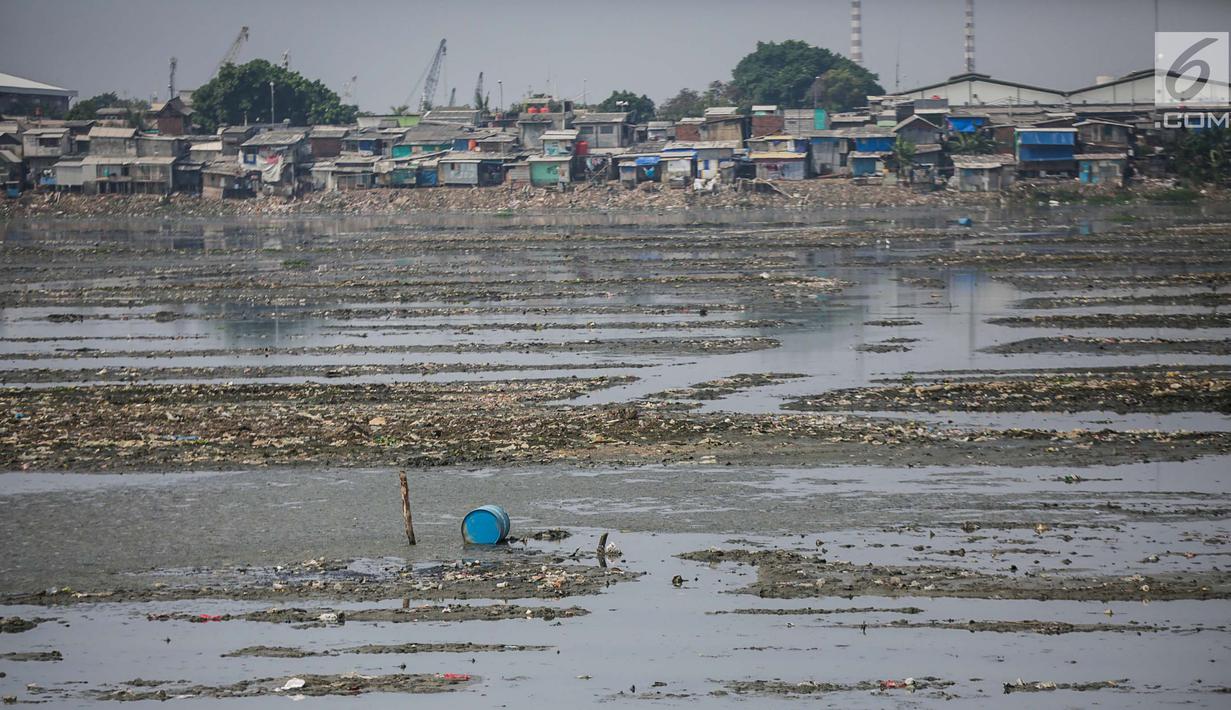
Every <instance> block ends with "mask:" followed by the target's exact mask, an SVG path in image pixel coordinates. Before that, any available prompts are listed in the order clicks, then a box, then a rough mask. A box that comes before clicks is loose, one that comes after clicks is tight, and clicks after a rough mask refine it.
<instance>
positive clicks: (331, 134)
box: [309, 126, 350, 138]
mask: <svg viewBox="0 0 1231 710" xmlns="http://www.w3.org/2000/svg"><path fill="white" fill-rule="evenodd" d="M349 130H350V129H349V128H347V127H346V126H313V127H312V130H311V132H310V133H309V135H310V136H311V137H313V138H341V137H342V136H345V135H346V132H347V131H349Z"/></svg>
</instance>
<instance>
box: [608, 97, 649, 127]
mask: <svg viewBox="0 0 1231 710" xmlns="http://www.w3.org/2000/svg"><path fill="white" fill-rule="evenodd" d="M597 108H598V110H599V111H608V112H612V111H628V112H630V113H632V115H633V123H641V122H642V121H648V120H649V119H651V118H653V117H654V101H653V99H651V98H650V97H649V96H646V95H645V94H642V95H640V96H638V95H636V94H634V93H633V92H631V91H613V92H611V96H608V97H607V98H605V99H603V101H602V103H600V104H599V105H598V107H597Z"/></svg>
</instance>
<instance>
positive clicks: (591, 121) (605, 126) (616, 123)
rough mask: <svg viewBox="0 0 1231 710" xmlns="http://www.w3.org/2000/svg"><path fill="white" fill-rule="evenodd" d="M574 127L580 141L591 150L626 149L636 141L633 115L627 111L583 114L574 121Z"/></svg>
mask: <svg viewBox="0 0 1231 710" xmlns="http://www.w3.org/2000/svg"><path fill="white" fill-rule="evenodd" d="M573 126H574V127H575V128H576V129H577V131H578V140H580V141H585V143H586V145H587V147H590V148H624V147H627V146H629V145H632V143H633V139H634V126H633V124H632V114H631V113H629V112H627V111H624V112H614V113H585V114H581V115H580V116H578V117H576V118H575V119H573Z"/></svg>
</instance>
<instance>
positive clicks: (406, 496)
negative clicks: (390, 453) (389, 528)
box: [398, 471, 415, 545]
mask: <svg viewBox="0 0 1231 710" xmlns="http://www.w3.org/2000/svg"><path fill="white" fill-rule="evenodd" d="M398 480H399V481H400V482H401V484H402V519H403V520H404V521H405V522H406V542H407V543H409V544H411V545H414V544H415V524H414V522H413V521H412V520H411V517H410V484H408V483H407V482H406V472H405V471H399V472H398Z"/></svg>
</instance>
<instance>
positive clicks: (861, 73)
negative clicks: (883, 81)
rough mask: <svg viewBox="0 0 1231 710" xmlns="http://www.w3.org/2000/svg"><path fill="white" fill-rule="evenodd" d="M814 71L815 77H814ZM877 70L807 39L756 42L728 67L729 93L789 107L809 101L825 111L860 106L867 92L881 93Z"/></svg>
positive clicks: (747, 101) (750, 100)
mask: <svg viewBox="0 0 1231 710" xmlns="http://www.w3.org/2000/svg"><path fill="white" fill-rule="evenodd" d="M818 77H820V78H819V79H818ZM884 92H885V90H884V89H883V88H882V87H881V85H880V84H878V83H877V76H876V74H873V73H872V72H870V71H868V70H867V69H864V68H863V67H861V66H859V65H858V64H855V63H854V62H852V61H851V60H849V59H847V58H846V57H843V56H842V55H840V54H835V53H834V52H831V51H829V50H828V49H824V48H822V47H813V46H812V45H810V44H808V43H807V42H801V41H799V40H787V41H785V42H757V48H756V51H755V52H753V53H751V54H749V55H747V56H745V57H744V58H743V59H741V60H740V61H739V64H736V65H735V70H734V71H732V72H731V90H730V93H731V94H732V95H733V96H734V97H735V98H737V99H738V102H739V104H740V105H741V106H743V107H745V108H747V107H748V106H751V105H752V104H777V105H779V106H784V107H788V108H800V107H806V106H810V105H812V103H813V101H814V97H815V100H816V101H817V103H819V104H820V105H822V106H824V107H825V108H826V109H828V110H830V111H843V110H847V109H851V108H854V107H856V106H862V105H864V103H865V97H867V96H868V95H869V94H872V95H876V94H883V93H884Z"/></svg>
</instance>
